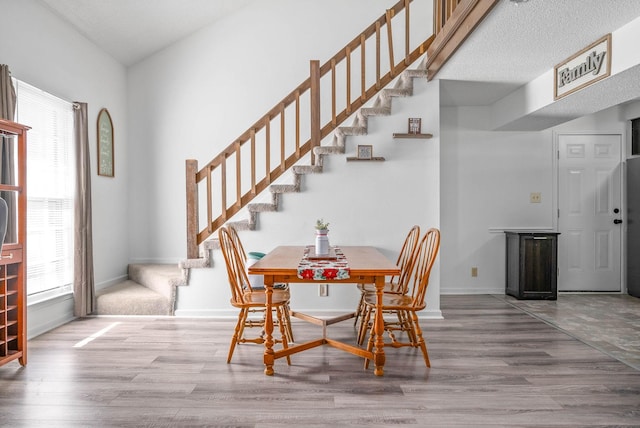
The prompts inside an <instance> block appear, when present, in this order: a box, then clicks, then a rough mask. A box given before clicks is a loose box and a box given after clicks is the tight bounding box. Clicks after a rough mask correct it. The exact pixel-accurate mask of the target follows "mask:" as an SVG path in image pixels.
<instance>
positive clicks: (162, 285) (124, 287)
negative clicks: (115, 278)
mask: <svg viewBox="0 0 640 428" xmlns="http://www.w3.org/2000/svg"><path fill="white" fill-rule="evenodd" d="M186 283H187V281H186V275H185V271H184V270H183V269H181V268H180V267H178V266H177V265H174V264H131V265H129V267H128V279H127V280H126V281H123V282H121V283H118V284H115V285H112V286H110V287H107V288H105V289H103V290H99V291H98V292H97V293H96V294H97V296H96V312H97V313H98V315H173V314H174V310H175V302H176V287H177V286H178V285H185V284H186Z"/></svg>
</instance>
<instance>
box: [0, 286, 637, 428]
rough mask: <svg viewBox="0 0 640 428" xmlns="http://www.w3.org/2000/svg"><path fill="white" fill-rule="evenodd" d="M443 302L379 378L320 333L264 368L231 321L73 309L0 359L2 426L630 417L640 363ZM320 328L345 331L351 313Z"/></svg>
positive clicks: (301, 334)
mask: <svg viewBox="0 0 640 428" xmlns="http://www.w3.org/2000/svg"><path fill="white" fill-rule="evenodd" d="M442 310H443V314H444V316H445V319H444V320H429V321H423V322H422V323H421V325H422V326H423V329H424V332H425V338H426V340H427V345H428V347H429V354H430V358H431V364H432V367H431V369H427V368H426V367H425V366H424V362H423V360H422V355H421V353H420V351H419V350H414V349H406V348H405V349H387V350H386V352H387V363H386V365H385V376H384V377H382V378H379V377H376V376H374V375H373V370H372V369H371V368H370V369H369V370H368V371H364V370H363V362H362V360H361V359H360V358H358V357H355V356H353V355H351V354H347V353H344V352H341V351H339V350H337V349H334V348H329V347H322V348H316V349H313V350H310V351H307V352H304V353H301V354H296V355H294V356H293V357H292V365H291V366H287V365H286V362H285V361H284V360H278V361H276V365H275V369H276V374H275V376H273V377H268V376H265V375H263V366H262V347H261V346H260V345H240V346H238V348H237V349H236V352H235V354H234V357H233V362H232V364H226V354H227V350H228V344H229V340H230V337H231V334H232V329H233V323H232V322H229V321H219V320H218V321H216V320H211V319H186V318H171V317H167V318H147V317H144V318H112V317H108V318H106V317H105V318H103V317H99V318H87V319H82V320H77V321H74V322H71V323H69V324H67V325H64V326H62V327H60V328H57V329H56V330H54V331H51V332H49V333H46V334H44V335H42V336H39V337H37V338H35V339H33V340H31V341H30V342H29V364H28V365H27V366H26V367H24V368H21V367H20V366H19V365H18V364H17V362H15V363H10V364H8V365H6V366H3V367H0V385H1V388H0V426H11V427H45V426H46V427H179V426H192V427H204V426H207V427H215V426H239V427H260V428H262V427H280V426H291V427H300V426H309V427H314V426H317V427H326V426H334V427H335V426H354V425H356V426H364V425H366V426H371V427H386V426H391V425H412V426H433V427H439V426H447V427H472V426H473V427H478V426H487V427H542V426H544V427H556V426H557V427H560V426H563V427H568V426H571V427H575V426H580V427H604V426H640V371H638V370H635V369H634V368H632V367H630V366H628V365H626V364H623V363H622V362H620V361H618V360H616V359H614V358H612V357H611V356H609V355H607V354H605V353H603V352H600V351H599V350H597V349H595V348H593V347H591V346H589V345H586V344H585V343H583V342H581V341H579V340H576V339H574V338H573V337H571V336H569V335H568V334H566V333H564V332H563V331H561V330H558V329H556V328H554V327H553V326H551V325H549V324H548V323H545V322H543V321H542V320H540V319H538V318H536V317H534V316H532V315H530V314H528V313H527V312H524V311H523V310H521V309H519V308H517V307H515V306H513V305H512V304H510V303H509V302H507V301H505V300H504V299H500V298H496V297H494V296H442ZM101 331H102V334H101V335H98V334H97V333H99V332H101ZM328 332H329V336H330V337H334V338H339V339H342V340H345V341H346V340H354V336H355V332H354V329H353V323H352V322H350V321H347V322H344V323H340V324H337V325H334V326H331V327H329V328H328ZM294 333H295V334H296V339H298V340H299V341H304V340H307V339H312V338H316V337H318V336H320V335H321V328H320V327H317V326H313V325H309V324H306V323H302V322H295V324H294ZM94 335H95V337H93V339H92V340H89V339H91V337H92V336H94ZM87 338H89V339H87ZM85 339H87V340H86V341H85V344H84V346H81V347H74V345H76V344H79V343H80V342H81V341H83V340H85Z"/></svg>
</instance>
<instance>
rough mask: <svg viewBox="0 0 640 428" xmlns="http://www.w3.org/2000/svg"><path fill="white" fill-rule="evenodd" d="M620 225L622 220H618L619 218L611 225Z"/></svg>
mask: <svg viewBox="0 0 640 428" xmlns="http://www.w3.org/2000/svg"><path fill="white" fill-rule="evenodd" d="M620 223H622V220H620V219H619V218H617V219H615V220H613V224H620Z"/></svg>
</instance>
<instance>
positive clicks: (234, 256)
mask: <svg viewBox="0 0 640 428" xmlns="http://www.w3.org/2000/svg"><path fill="white" fill-rule="evenodd" d="M218 238H219V240H220V248H221V249H222V254H223V256H224V260H225V263H226V267H227V275H228V277H229V285H230V287H231V305H232V306H234V307H236V308H238V309H240V313H239V314H238V322H237V323H236V326H235V330H234V333H233V337H232V338H231V345H230V346H229V354H228V356H227V363H230V362H231V358H232V357H233V351H234V350H235V347H236V344H238V343H264V337H263V334H264V305H265V301H266V294H265V292H264V290H262V291H253V290H252V289H251V284H249V278H248V276H247V271H246V268H245V259H244V256H243V255H242V254H241V250H240V249H239V248H238V246H237V245H236V242H235V241H234V238H233V235H232V232H230V231H229V229H228V228H226V227H222V228H220V230H219V231H218ZM288 305H289V291H287V290H274V292H273V310H274V312H275V314H274V315H275V316H274V319H276V320H277V324H278V326H279V328H280V334H281V337H282V338H281V339H280V340H276V342H277V343H282V346H283V347H284V348H285V349H286V348H288V346H289V345H288V341H287V332H286V331H287V324H288V322H289V319H287V317H286V313H287V312H286V311H285V307H288ZM254 313H258V314H260V315H261V316H260V317H259V318H257V319H255V318H251V317H250V315H252V314H254ZM252 327H259V328H261V329H262V331H261V335H260V336H259V337H255V338H246V337H245V336H244V333H245V328H252ZM287 363H288V364H291V359H290V358H289V357H287Z"/></svg>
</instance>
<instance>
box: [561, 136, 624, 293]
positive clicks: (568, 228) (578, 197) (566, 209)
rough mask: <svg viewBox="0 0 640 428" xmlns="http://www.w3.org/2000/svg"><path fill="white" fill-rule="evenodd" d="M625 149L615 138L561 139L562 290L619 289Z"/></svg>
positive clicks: (620, 137)
mask: <svg viewBox="0 0 640 428" xmlns="http://www.w3.org/2000/svg"><path fill="white" fill-rule="evenodd" d="M621 147H622V136H621V135H617V134H598V135H593V134H560V135H558V151H559V154H558V208H559V214H558V231H559V232H560V236H559V237H558V267H559V277H558V290H559V291H620V289H621V275H620V271H621V253H620V251H621V236H622V225H621V224H620V222H619V220H620V219H621V218H622V207H621V206H620V204H621V193H622V191H621V175H622V174H621V158H620V156H621ZM614 220H617V221H614Z"/></svg>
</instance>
